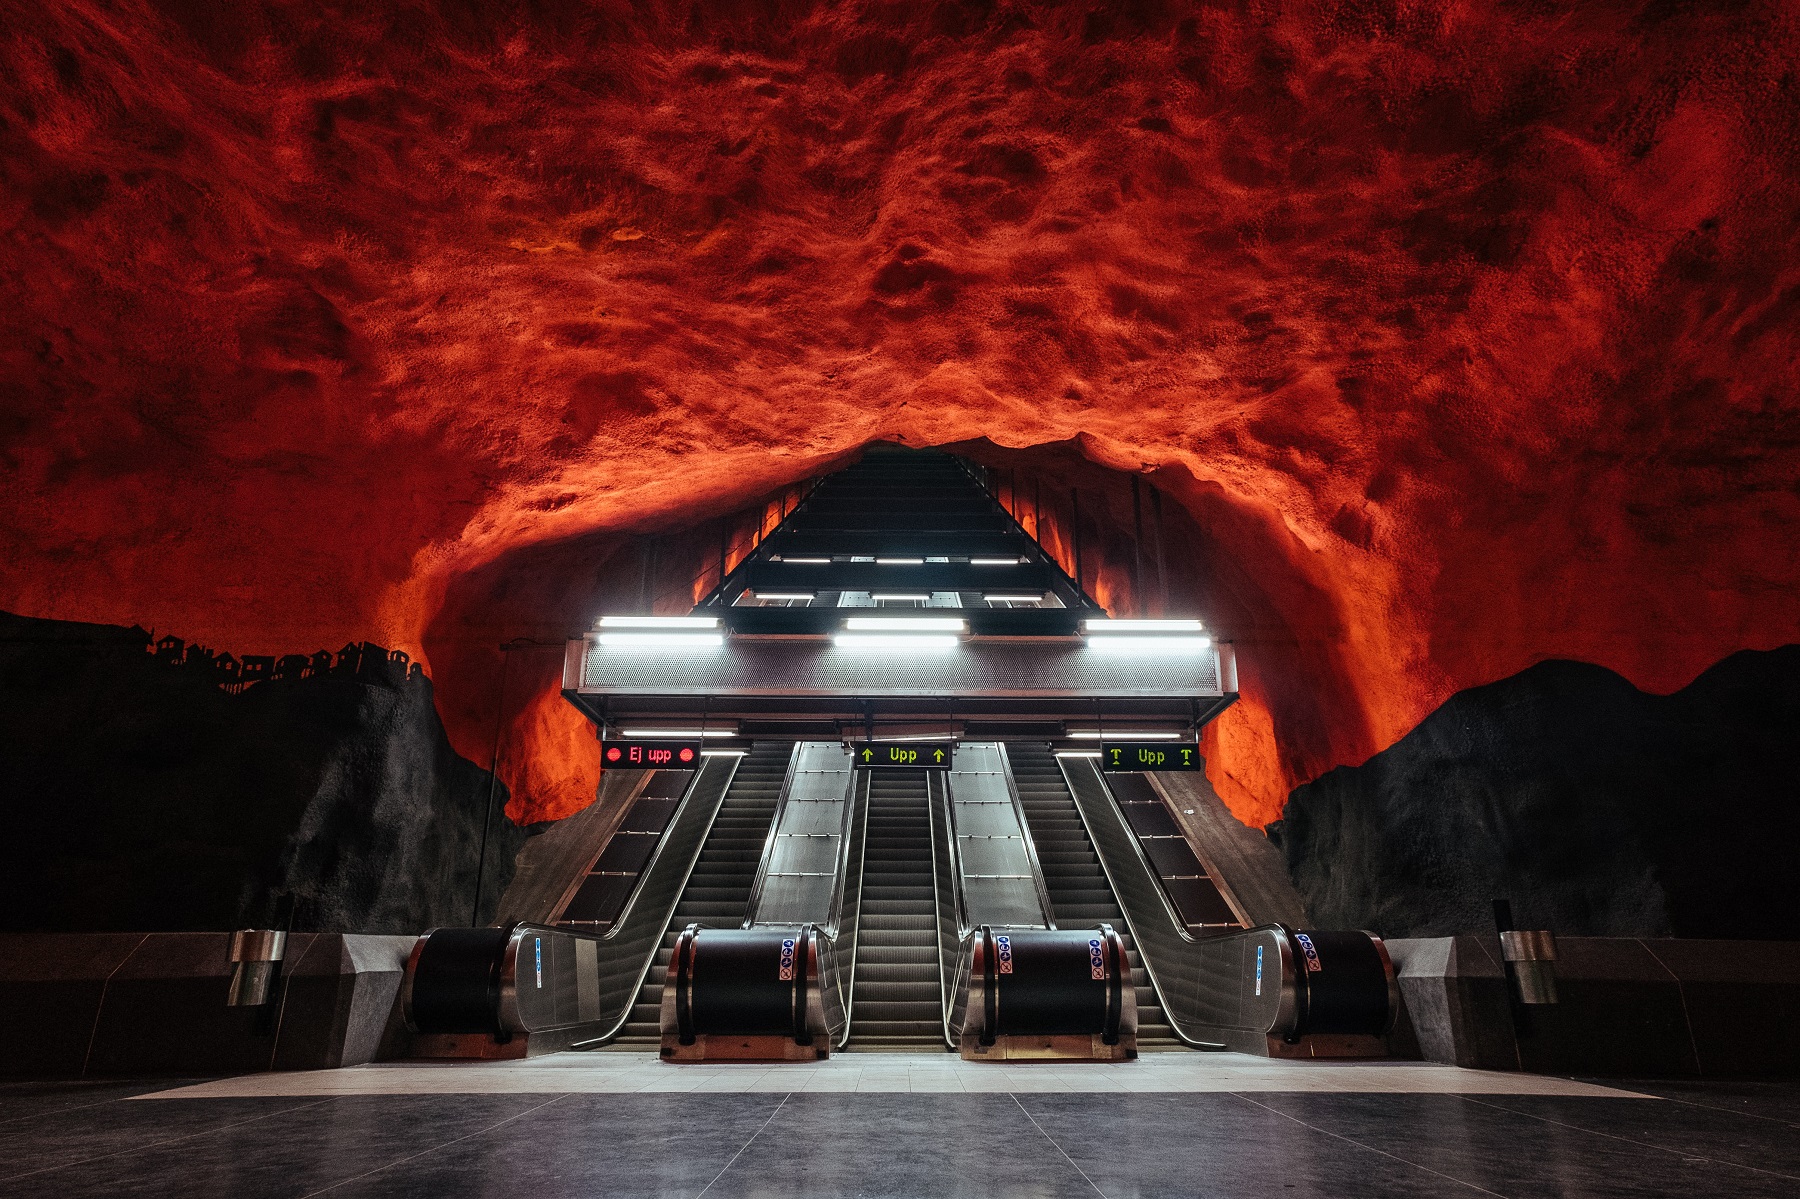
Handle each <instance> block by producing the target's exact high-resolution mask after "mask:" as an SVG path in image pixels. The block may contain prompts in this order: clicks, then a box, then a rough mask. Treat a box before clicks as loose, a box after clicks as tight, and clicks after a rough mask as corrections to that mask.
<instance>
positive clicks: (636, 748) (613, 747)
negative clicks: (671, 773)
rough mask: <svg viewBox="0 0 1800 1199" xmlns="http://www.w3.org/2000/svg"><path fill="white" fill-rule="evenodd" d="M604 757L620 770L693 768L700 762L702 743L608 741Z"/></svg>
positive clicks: (603, 752)
mask: <svg viewBox="0 0 1800 1199" xmlns="http://www.w3.org/2000/svg"><path fill="white" fill-rule="evenodd" d="M600 760H601V761H602V762H604V763H605V764H606V765H608V766H612V767H616V768H618V769H620V770H692V769H693V768H694V767H696V766H698V765H699V764H700V743H699V742H698V741H608V742H607V743H606V746H605V748H604V749H602V750H601V751H600Z"/></svg>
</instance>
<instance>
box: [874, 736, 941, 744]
mask: <svg viewBox="0 0 1800 1199" xmlns="http://www.w3.org/2000/svg"><path fill="white" fill-rule="evenodd" d="M956 739H957V735H956V734H955V733H904V734H902V735H900V736H898V737H877V738H876V740H877V741H896V742H898V741H904V742H906V743H907V744H909V745H910V744H912V743H914V742H918V741H937V742H952V741H955V740H956Z"/></svg>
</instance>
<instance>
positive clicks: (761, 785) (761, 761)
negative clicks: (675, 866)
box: [612, 742, 794, 1049]
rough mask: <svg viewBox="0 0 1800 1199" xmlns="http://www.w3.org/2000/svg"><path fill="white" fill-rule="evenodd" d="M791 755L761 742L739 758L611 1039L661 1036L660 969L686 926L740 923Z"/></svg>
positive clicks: (640, 1042) (632, 1043)
mask: <svg viewBox="0 0 1800 1199" xmlns="http://www.w3.org/2000/svg"><path fill="white" fill-rule="evenodd" d="M793 754H794V746H793V744H792V743H791V742H775V743H770V742H758V743H757V744H756V747H755V748H754V749H752V750H751V751H750V754H749V756H748V757H746V758H745V759H744V760H743V761H742V762H740V763H738V768H737V774H736V775H735V776H733V778H732V780H731V786H730V788H729V789H728V790H727V791H726V792H725V799H724V801H723V802H722V803H721V804H720V806H719V815H718V817H717V818H716V819H715V820H714V821H713V826H712V832H711V833H710V834H708V836H707V838H706V845H705V847H704V848H703V849H701V851H700V858H699V860H698V861H696V862H695V863H694V872H693V873H692V874H690V875H689V876H688V881H687V887H686V888H685V889H684V890H683V891H682V892H681V899H680V901H679V902H677V903H676V905H675V915H674V916H673V917H671V918H670V920H669V927H668V930H667V931H665V932H664V933H663V940H662V947H661V948H660V949H658V950H657V951H656V962H655V964H654V965H652V966H651V967H650V972H649V973H648V974H647V975H645V976H644V985H643V987H642V988H641V989H640V990H639V991H638V997H637V1003H636V1004H635V1005H633V1007H632V1009H631V1019H630V1020H629V1021H627V1022H626V1024H625V1027H624V1028H623V1029H622V1030H621V1031H620V1033H619V1035H618V1036H617V1037H616V1038H615V1039H614V1040H613V1041H612V1045H613V1046H617V1047H619V1048H629V1049H642V1048H644V1047H645V1046H653V1045H657V1044H659V1043H660V1042H661V1040H662V987H663V975H664V974H665V973H666V972H667V970H668V967H669V956H670V955H671V954H672V953H673V952H674V950H675V938H676V937H678V936H680V935H681V930H682V929H684V928H686V927H687V926H688V925H690V924H704V925H708V926H710V927H712V928H736V927H738V925H740V924H742V923H743V920H744V909H745V908H746V907H747V906H748V905H749V903H750V888H751V886H752V885H753V884H754V883H755V882H756V868H757V866H758V865H759V864H760V863H761V862H762V854H763V845H764V844H765V843H766V842H767V841H768V838H769V825H770V824H771V823H773V822H774V819H775V805H776V802H777V801H778V800H779V799H780V798H781V784H782V783H783V782H784V781H785V780H786V778H787V768H788V759H789V758H791V757H793Z"/></svg>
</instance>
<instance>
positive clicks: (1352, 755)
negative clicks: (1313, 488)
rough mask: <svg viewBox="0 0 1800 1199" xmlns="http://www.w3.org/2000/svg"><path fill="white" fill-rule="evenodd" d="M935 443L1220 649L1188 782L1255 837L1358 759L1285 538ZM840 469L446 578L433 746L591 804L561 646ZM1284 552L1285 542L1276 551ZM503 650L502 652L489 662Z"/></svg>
mask: <svg viewBox="0 0 1800 1199" xmlns="http://www.w3.org/2000/svg"><path fill="white" fill-rule="evenodd" d="M937 448H940V449H942V450H944V451H947V452H949V453H951V454H954V455H956V456H958V457H959V458H962V459H964V460H966V461H968V462H969V463H971V464H973V465H974V466H975V467H976V468H977V469H978V471H979V473H980V474H981V477H982V478H983V479H984V480H985V482H986V485H987V487H988V489H989V491H990V493H991V494H992V495H993V497H994V498H995V499H996V500H997V501H998V502H999V503H1000V505H1001V506H1002V507H1004V508H1005V509H1006V510H1007V511H1008V512H1009V513H1010V514H1011V515H1012V517H1013V518H1014V519H1015V520H1017V521H1018V522H1019V524H1020V525H1021V526H1022V527H1023V529H1024V530H1025V531H1026V532H1027V533H1028V534H1030V535H1031V536H1032V537H1034V538H1035V539H1036V540H1037V541H1038V543H1039V544H1040V545H1042V546H1043V548H1044V550H1045V551H1046V552H1047V553H1048V554H1049V555H1050V556H1051V557H1052V558H1053V559H1054V560H1055V561H1056V563H1057V564H1058V565H1059V566H1060V567H1061V568H1062V570H1063V571H1064V572H1065V573H1066V574H1067V575H1068V576H1069V577H1070V578H1071V579H1076V580H1078V581H1079V583H1080V585H1081V587H1082V588H1083V589H1085V590H1086V591H1087V592H1088V593H1089V594H1091V595H1092V596H1093V597H1094V598H1095V599H1096V600H1097V601H1098V602H1099V603H1100V604H1101V605H1102V606H1103V607H1104V608H1105V609H1106V611H1107V612H1108V613H1109V614H1110V615H1112V616H1115V617H1153V616H1192V617H1198V618H1199V619H1201V620H1202V621H1203V622H1205V624H1206V626H1207V627H1208V628H1209V629H1210V630H1212V631H1213V633H1214V635H1216V636H1217V637H1218V638H1219V639H1220V640H1221V641H1222V642H1228V643H1231V644H1232V645H1233V646H1234V647H1235V648H1236V650H1237V652H1238V662H1239V686H1240V695H1241V699H1240V701H1239V703H1238V704H1236V705H1234V707H1233V708H1231V709H1228V710H1227V712H1226V714H1225V715H1224V716H1223V717H1221V718H1220V719H1219V720H1217V721H1216V722H1213V723H1211V724H1208V725H1207V728H1206V732H1205V741H1204V742H1203V749H1204V752H1205V756H1206V758H1207V769H1208V777H1209V778H1210V780H1211V781H1212V783H1213V785H1214V787H1215V789H1217V790H1218V792H1219V793H1220V795H1221V797H1222V798H1223V799H1225V801H1226V803H1227V805H1228V806H1229V807H1230V808H1231V810H1232V812H1233V813H1234V814H1235V815H1236V816H1237V817H1238V818H1239V819H1240V820H1243V821H1244V822H1245V823H1247V824H1250V825H1253V826H1257V827H1260V826H1261V825H1264V824H1266V823H1268V822H1269V821H1271V820H1274V819H1277V818H1278V817H1279V815H1280V811H1281V806H1282V803H1283V801H1284V800H1285V797H1286V795H1287V793H1288V791H1289V790H1291V788H1292V787H1293V786H1295V785H1297V784H1298V783H1299V782H1303V781H1305V780H1306V779H1308V778H1311V777H1313V776H1315V775H1316V774H1317V773H1319V772H1320V771H1322V770H1324V769H1326V768H1328V767H1329V766H1331V765H1333V764H1335V763H1337V762H1340V761H1345V760H1352V759H1360V757H1363V756H1366V755H1367V754H1368V753H1369V752H1372V750H1373V748H1374V746H1372V745H1371V743H1370V741H1371V739H1370V736H1369V733H1368V731H1367V722H1366V720H1364V719H1363V717H1362V715H1361V713H1362V708H1363V702H1362V699H1361V696H1360V693H1359V691H1358V688H1357V686H1356V685H1355V683H1356V680H1355V679H1354V677H1353V675H1352V672H1351V669H1350V667H1349V666H1348V664H1347V663H1346V661H1345V655H1344V653H1343V651H1342V647H1341V645H1340V644H1339V642H1340V640H1341V637H1342V629H1343V622H1342V621H1341V619H1340V618H1339V617H1338V616H1337V614H1336V608H1335V605H1334V603H1333V600H1332V597H1331V595H1330V594H1329V592H1328V591H1327V590H1326V589H1325V588H1324V587H1323V586H1321V585H1320V583H1319V582H1318V581H1317V580H1316V579H1314V578H1312V577H1310V576H1309V574H1308V573H1307V571H1306V569H1305V561H1304V553H1303V550H1302V547H1300V546H1299V545H1298V543H1294V544H1291V545H1286V546H1283V545H1279V544H1276V545H1273V546H1272V545H1270V544H1269V541H1270V539H1271V537H1272V535H1278V534H1279V532H1280V531H1279V530H1278V529H1276V530H1271V528H1270V527H1269V525H1268V523H1267V522H1266V521H1261V520H1258V519H1257V518H1256V517H1255V515H1254V514H1250V513H1246V512H1244V511H1243V510H1241V509H1240V508H1239V507H1237V506H1235V505H1234V504H1233V503H1232V500H1231V497H1229V496H1228V495H1226V494H1225V493H1224V492H1223V490H1222V489H1219V488H1217V487H1209V486H1206V485H1202V484H1201V483H1199V482H1198V481H1197V480H1195V479H1194V478H1193V477H1192V476H1191V475H1189V474H1187V472H1185V471H1182V470H1179V469H1169V468H1163V469H1158V470H1139V471H1130V470H1121V469H1119V468H1118V467H1116V466H1112V465H1108V464H1105V463H1103V462H1099V461H1096V460H1095V458H1094V456H1093V455H1092V453H1091V447H1088V446H1085V445H1084V444H1083V442H1082V441H1081V440H1080V439H1075V440H1070V441H1063V442H1053V443H1045V444H1041V445H1036V446H1029V447H1022V448H1009V447H1004V446H1000V445H997V444H995V443H993V442H991V441H987V440H985V439H982V440H975V441H961V442H954V443H948V444H945V445H942V446H940V447H937ZM854 457H855V455H849V456H846V457H845V458H842V459H838V460H835V461H833V462H831V463H829V464H827V465H826V466H825V468H824V469H815V470H814V471H812V472H810V473H809V474H807V475H806V476H804V477H801V478H796V479H790V480H786V481H783V482H781V483H780V484H779V485H777V486H776V487H774V488H772V489H770V490H767V491H765V492H763V493H762V494H760V495H759V496H757V498H756V499H755V500H754V502H752V503H749V504H744V503H741V502H740V503H737V504H734V505H731V506H729V507H726V506H724V505H719V506H718V507H716V508H713V509H708V508H706V507H702V506H695V507H692V508H688V509H685V510H677V511H672V512H668V513H665V514H664V515H662V516H661V517H659V518H658V519H657V520H655V521H654V522H650V523H646V524H644V525H642V526H638V527H632V528H625V529H601V530H590V531H583V532H578V533H573V534H570V535H567V536H561V537H553V538H549V539H545V540H541V541H537V542H534V543H532V544H529V545H522V546H516V547H513V548H509V549H505V550H502V551H501V552H499V553H497V554H495V555H493V556H492V557H491V558H489V559H488V560H487V561H485V562H483V563H481V564H480V565H478V566H475V567H473V568H471V569H467V570H464V571H462V572H461V573H459V574H457V575H456V576H455V577H453V578H451V579H450V580H449V581H448V582H447V583H446V584H445V586H444V589H443V593H442V598H441V601H440V603H439V604H438V606H437V608H436V611H435V613H434V615H433V616H432V618H431V619H430V621H429V622H428V624H427V627H426V629H425V631H424V634H423V637H422V639H421V640H422V646H423V649H424V651H425V653H426V654H427V655H428V658H429V661H430V663H431V666H432V672H433V678H434V681H435V682H436V684H437V693H438V702H439V706H440V711H441V712H442V715H443V718H444V722H445V726H446V728H447V729H448V730H449V733H450V736H451V738H452V740H453V742H454V743H455V744H456V745H457V746H458V748H459V749H460V750H461V751H462V752H463V753H465V754H467V755H468V756H469V757H471V758H472V759H473V760H475V761H478V762H491V763H493V764H494V767H495V769H496V773H498V775H499V776H500V778H501V779H502V781H503V782H504V783H505V784H506V786H507V787H508V788H509V792H510V795H511V799H510V800H509V802H508V804H507V807H506V812H507V815H508V817H509V818H510V819H511V820H513V821H514V822H515V823H519V824H533V823H537V822H540V821H547V820H557V819H561V818H563V817H566V816H568V815H570V814H572V813H574V812H576V811H579V810H581V809H582V808H584V807H585V806H586V805H587V804H589V803H590V802H592V800H593V799H594V796H595V794H596V787H597V783H598V777H599V774H600V770H601V763H600V754H599V747H598V745H597V742H596V740H595V730H594V727H593V725H592V724H591V723H590V722H589V721H587V720H585V719H584V718H583V717H582V716H581V714H580V713H578V712H576V711H575V710H574V709H573V708H571V707H570V706H569V705H568V704H566V703H565V702H564V701H563V699H562V697H561V694H560V689H561V687H562V685H563V677H562V676H563V661H562V656H561V650H562V647H563V644H564V642H565V640H566V639H567V638H568V637H570V636H572V635H578V634H579V633H580V632H581V631H583V630H586V629H588V628H591V627H592V626H593V624H594V622H595V620H596V618H597V617H598V616H599V615H600V614H601V613H603V612H641V613H649V614H657V615H679V614H682V613H685V612H687V611H689V610H690V609H691V608H693V606H694V605H695V604H697V603H699V602H701V601H703V600H705V599H706V598H707V597H708V595H709V594H710V593H712V592H713V591H714V590H715V589H716V588H717V587H718V585H719V583H720V580H721V579H724V578H726V577H727V576H729V575H730V574H731V573H732V572H733V571H734V570H735V569H736V568H737V566H738V565H739V563H740V562H742V561H743V560H744V558H745V557H746V556H747V555H749V554H750V553H751V552H752V551H753V550H755V548H756V547H757V545H758V544H760V542H761V540H762V539H763V538H764V537H766V536H767V535H768V534H769V533H770V532H772V531H773V530H774V529H775V527H776V526H777V525H779V524H780V522H781V520H782V518H783V517H784V516H785V515H786V514H787V513H789V512H792V511H793V509H794V507H795V506H796V505H797V504H798V503H799V502H800V499H801V498H802V497H803V496H804V495H805V493H806V491H807V489H808V487H809V486H811V485H812V484H813V483H814V482H815V481H816V480H817V479H818V478H821V477H823V476H824V475H825V474H828V473H830V471H831V470H832V469H836V468H837V467H839V466H841V465H843V464H844V463H845V462H847V461H849V460H852V459H853V458H854ZM1290 540H1291V538H1290ZM503 647H504V648H503Z"/></svg>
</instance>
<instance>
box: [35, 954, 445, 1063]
mask: <svg viewBox="0 0 1800 1199" xmlns="http://www.w3.org/2000/svg"><path fill="white" fill-rule="evenodd" d="M413 941H414V938H412V937H408V936H370V935H358V934H349V933H294V934H292V935H291V936H290V937H289V938H288V950H287V960H286V961H285V962H284V963H283V969H282V973H281V976H280V980H279V982H278V984H277V987H276V991H275V993H274V995H273V996H272V998H271V1002H269V1003H268V1004H265V1005H263V1006H261V1007H241V1008H233V1007H227V1006H226V1005H225V993H226V988H227V987H228V985H229V983H230V979H231V963H230V961H229V957H228V955H229V952H230V943H231V934H229V933H6V934H0V1027H4V1028H5V1029H6V1031H7V1035H6V1039H5V1049H4V1052H3V1053H0V1074H7V1075H13V1076H20V1075H25V1076H31V1077H37V1078H70V1077H81V1076H88V1075H92V1076H101V1075H127V1074H196V1073H198V1074H210V1073H239V1072H243V1071H249V1070H271V1069H273V1070H316V1069H327V1068H331V1067H336V1066H350V1065H359V1064H361V1063H363V1062H369V1061H378V1060H384V1059H388V1058H393V1057H400V1056H404V1053H405V1049H406V1037H407V1034H406V1032H405V1029H404V1026H403V1025H402V1023H401V1020H400V1013H399V1002H398V1001H399V994H400V980H401V976H402V974H403V973H404V971H405V967H406V956H407V954H408V953H409V952H410V951H411V949H412V945H413Z"/></svg>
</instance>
